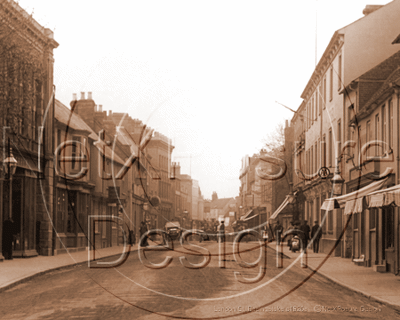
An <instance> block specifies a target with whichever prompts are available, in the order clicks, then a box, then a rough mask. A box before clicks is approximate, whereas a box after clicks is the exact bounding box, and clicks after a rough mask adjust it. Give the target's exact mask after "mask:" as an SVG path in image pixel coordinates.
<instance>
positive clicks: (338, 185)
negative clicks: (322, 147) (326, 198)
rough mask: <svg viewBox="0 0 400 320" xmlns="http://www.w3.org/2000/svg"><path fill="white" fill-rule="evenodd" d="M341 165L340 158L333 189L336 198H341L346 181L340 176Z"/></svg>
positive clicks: (337, 162) (333, 180) (333, 179)
mask: <svg viewBox="0 0 400 320" xmlns="http://www.w3.org/2000/svg"><path fill="white" fill-rule="evenodd" d="M339 163H340V158H339V157H338V158H337V160H336V170H335V175H334V176H333V178H332V187H333V195H334V196H341V195H342V191H343V183H344V179H343V178H342V176H341V175H340V170H339Z"/></svg>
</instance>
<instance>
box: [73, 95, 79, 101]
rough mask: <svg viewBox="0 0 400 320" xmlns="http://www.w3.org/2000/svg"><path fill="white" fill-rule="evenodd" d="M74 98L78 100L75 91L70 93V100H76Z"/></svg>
mask: <svg viewBox="0 0 400 320" xmlns="http://www.w3.org/2000/svg"><path fill="white" fill-rule="evenodd" d="M76 100H78V99H77V97H76V93H73V94H72V101H76Z"/></svg>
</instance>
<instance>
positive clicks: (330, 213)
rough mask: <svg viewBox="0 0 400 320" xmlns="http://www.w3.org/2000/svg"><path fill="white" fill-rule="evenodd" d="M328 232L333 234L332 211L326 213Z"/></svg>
mask: <svg viewBox="0 0 400 320" xmlns="http://www.w3.org/2000/svg"><path fill="white" fill-rule="evenodd" d="M328 232H329V233H332V232H333V210H330V211H328Z"/></svg>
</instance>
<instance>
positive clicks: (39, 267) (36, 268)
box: [0, 240, 151, 292]
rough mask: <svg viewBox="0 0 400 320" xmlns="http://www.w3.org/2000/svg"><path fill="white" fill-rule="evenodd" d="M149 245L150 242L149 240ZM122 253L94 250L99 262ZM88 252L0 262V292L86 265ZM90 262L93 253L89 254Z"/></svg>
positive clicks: (118, 250) (134, 249) (119, 250)
mask: <svg viewBox="0 0 400 320" xmlns="http://www.w3.org/2000/svg"><path fill="white" fill-rule="evenodd" d="M149 243H151V241H150V240H149ZM137 247H138V245H137V244H135V245H133V246H132V247H131V252H132V251H136V250H137ZM122 252H123V246H116V247H110V248H103V249H96V251H95V259H96V260H99V259H102V258H107V257H111V256H116V258H118V256H119V255H121V254H122ZM88 253H89V252H88V251H87V250H84V251H79V252H73V253H63V254H59V255H56V256H37V257H32V258H14V259H13V260H3V261H2V262H0V292H1V291H4V290H5V289H7V288H9V287H11V286H14V285H16V284H18V283H20V282H23V281H26V280H29V279H31V278H32V277H35V276H37V275H40V274H43V273H46V272H49V271H52V270H57V269H60V268H64V267H69V266H73V265H76V264H82V263H88ZM90 254H91V260H92V259H93V251H91V252H90Z"/></svg>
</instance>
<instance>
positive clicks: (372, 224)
mask: <svg viewBox="0 0 400 320" xmlns="http://www.w3.org/2000/svg"><path fill="white" fill-rule="evenodd" d="M377 211H378V209H376V208H372V209H370V210H369V228H370V229H371V230H372V229H375V228H376V212H377Z"/></svg>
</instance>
